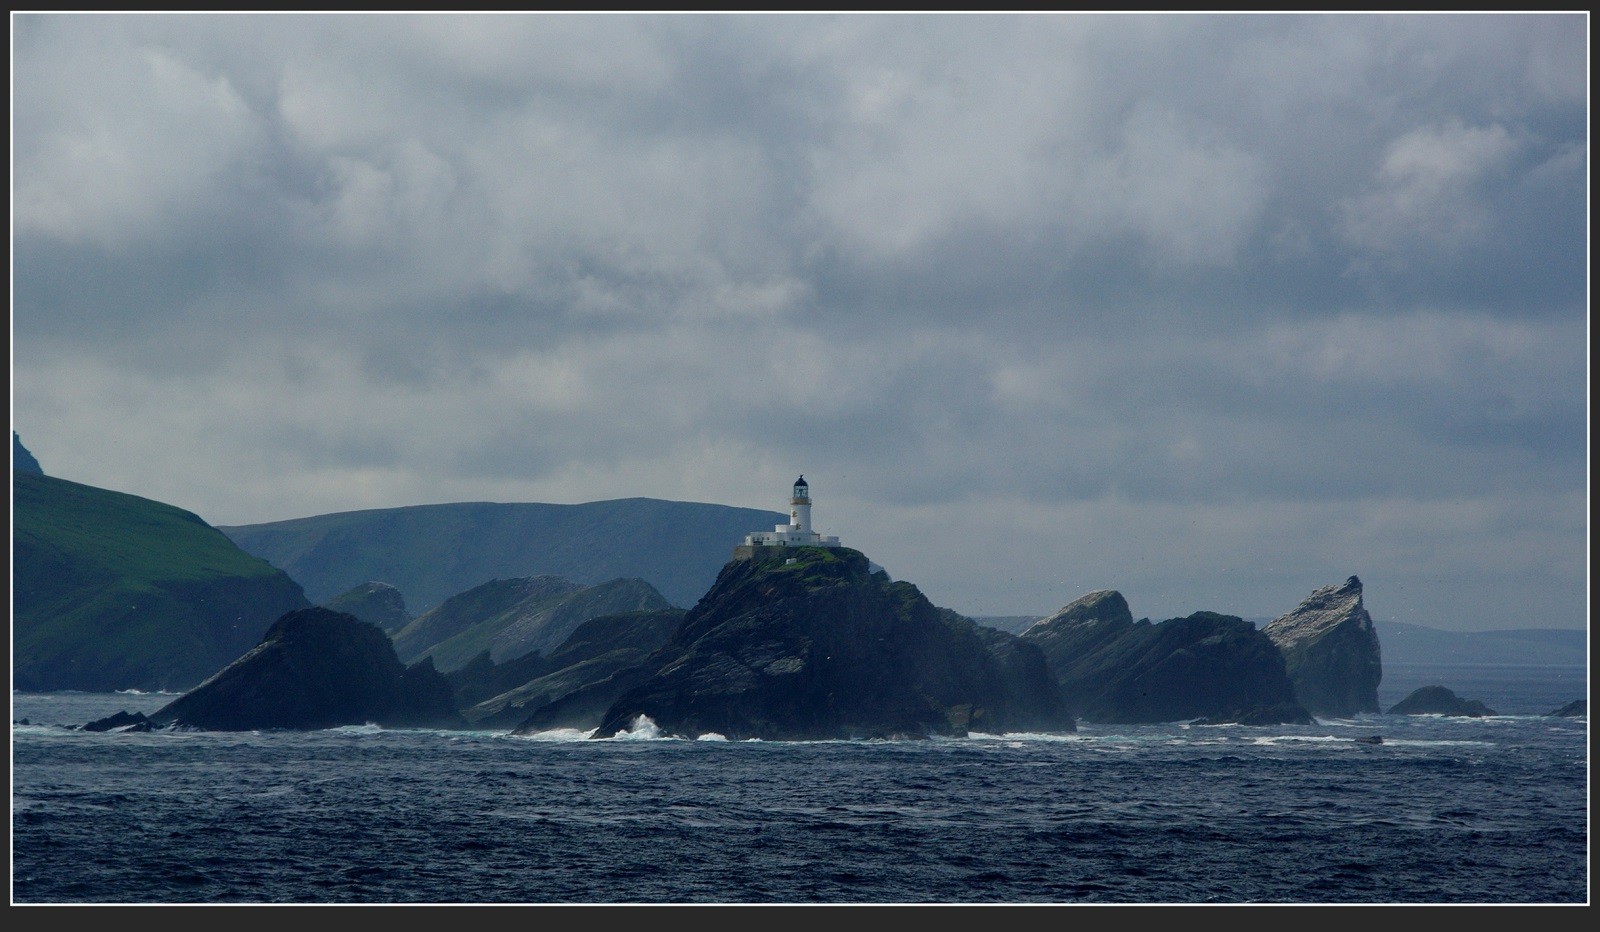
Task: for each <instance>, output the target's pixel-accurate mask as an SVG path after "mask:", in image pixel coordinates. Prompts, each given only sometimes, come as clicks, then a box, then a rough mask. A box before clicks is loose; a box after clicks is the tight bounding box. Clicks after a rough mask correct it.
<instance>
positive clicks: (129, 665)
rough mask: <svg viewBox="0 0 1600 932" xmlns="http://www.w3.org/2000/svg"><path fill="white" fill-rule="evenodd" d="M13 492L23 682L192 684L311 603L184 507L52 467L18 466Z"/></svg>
mask: <svg viewBox="0 0 1600 932" xmlns="http://www.w3.org/2000/svg"><path fill="white" fill-rule="evenodd" d="M12 495H13V512H12V587H13V589H12V612H13V629H12V635H13V651H14V653H13V664H12V666H13V675H14V677H15V678H16V679H17V680H18V683H17V685H18V686H19V687H22V688H28V685H29V683H30V681H31V679H32V678H33V677H35V676H40V677H44V678H45V680H46V681H45V682H41V683H39V684H38V686H37V688H49V689H62V688H74V689H92V688H135V687H136V688H184V687H186V686H190V685H194V683H197V682H198V681H199V680H200V679H203V678H204V677H205V676H208V675H210V674H211V673H213V672H215V671H216V670H217V669H220V668H221V667H222V666H223V665H225V664H226V663H228V662H230V661H232V660H233V659H234V658H235V657H237V656H238V653H240V652H242V650H244V649H248V648H249V646H251V645H253V644H254V643H255V642H256V640H258V639H259V638H260V636H261V634H262V633H263V632H264V631H265V630H266V629H267V627H268V626H269V625H270V624H271V623H272V622H273V621H274V620H275V619H276V618H277V617H278V616H279V615H281V614H282V613H283V612H285V611H288V610H290V609H293V608H300V607H304V606H305V605H307V604H309V603H308V602H306V600H305V598H304V595H303V593H301V592H300V589H299V586H298V585H296V584H295V583H294V582H293V580H290V579H289V578H288V577H287V576H285V575H284V574H283V573H282V572H280V571H279V570H277V569H275V568H274V567H273V566H271V565H270V564H268V563H267V562H266V561H264V560H261V559H259V558H257V557H253V556H251V555H249V554H247V553H245V552H244V551H242V550H241V549H239V548H238V547H237V546H235V545H234V544H233V542H232V541H230V540H229V539H228V538H227V537H226V536H225V535H224V534H222V532H220V531H218V530H217V529H215V528H213V527H211V526H209V525H207V524H206V523H205V522H204V521H202V520H201V519H200V518H199V517H197V516H195V515H194V514H191V513H190V512H187V511H184V510H182V509H180V508H175V507H173V506H171V505H166V504H163V503H161V502H155V501H151V500H149V499H144V498H139V497H137V496H133V495H126V494H124V493H121V492H113V491H110V490H107V489H99V488H95V487H93V486H87V485H81V484H78V483H75V482H69V481H66V480H64V479H56V478H53V477H49V476H42V475H26V474H19V475H16V476H14V477H13V482H12ZM63 679H64V681H63Z"/></svg>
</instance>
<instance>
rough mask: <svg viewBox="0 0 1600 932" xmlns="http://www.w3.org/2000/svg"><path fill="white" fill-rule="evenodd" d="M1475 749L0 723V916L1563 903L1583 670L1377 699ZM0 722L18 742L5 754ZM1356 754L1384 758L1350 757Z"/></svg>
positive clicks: (61, 696) (1417, 682)
mask: <svg viewBox="0 0 1600 932" xmlns="http://www.w3.org/2000/svg"><path fill="white" fill-rule="evenodd" d="M1430 683H1441V684H1443V685H1447V686H1449V687H1450V688H1451V689H1453V690H1455V691H1456V692H1457V693H1458V694H1459V695H1462V696H1464V697H1467V698H1475V699H1482V700H1483V701H1485V702H1486V703H1487V704H1488V705H1490V706H1491V707H1492V708H1494V709H1495V710H1496V711H1498V712H1500V713H1502V714H1500V715H1498V716H1495V717H1493V718H1488V719H1448V718H1438V717H1433V716H1417V717H1408V716H1386V715H1372V716H1361V717H1357V718H1354V719H1349V720H1333V721H1324V722H1320V723H1319V724H1317V725H1314V726H1304V727H1287V726H1285V727H1276V728H1242V727H1234V726H1222V727H1192V726H1185V725H1181V724H1172V725H1163V726H1149V727H1132V726H1101V725H1090V724H1085V725H1083V726H1082V728H1081V730H1080V731H1079V732H1078V733H1077V734H1075V735H1071V736H1061V737H1049V736H1042V735H986V736H984V735H980V736H973V737H970V738H965V739H949V740H946V739H934V740H927V741H859V742H802V743H783V742H728V741H716V740H699V741H684V740H674V739H662V738H660V737H658V736H655V735H653V733H652V731H651V729H650V728H649V726H648V723H646V724H644V725H643V726H642V727H641V728H640V729H639V731H638V732H637V733H635V734H632V735H629V736H625V737H619V738H616V739H610V740H605V741H593V740H586V739H585V736H584V735H582V734H580V733H575V732H555V733H551V734H548V735H542V736H538V737H532V738H514V737H510V736H508V735H506V734H504V733H500V732H443V731H430V730H385V729H379V728H376V727H371V726H361V727H350V728H340V729H332V730H327V731H319V732H309V733H282V732H278V733H274V732H266V733H239V734H228V733H199V732H186V733H184V732H156V733H146V734H140V733H110V734H96V733H88V732H82V731H76V730H73V729H71V728H68V727H64V726H68V725H76V724H82V723H83V722H87V721H90V720H93V719H95V718H99V717H102V716H104V715H108V714H110V713H112V712H115V711H117V710H119V709H128V710H130V711H146V712H149V711H153V710H154V709H156V708H158V707H159V706H161V705H163V704H165V703H166V702H167V701H170V699H171V698H172V696H167V695H139V694H83V693H56V694H23V693H14V694H13V695H12V718H13V726H12V877H11V883H12V888H11V889H12V902H13V903H15V904H30V903H374V904H376V903H484V904H489V903H587V904H594V903H1016V904H1030V903H1062V904H1077V903H1083V904H1094V903H1122V904H1148V903H1184V904H1187V903H1234V904H1246V903H1366V904H1381V903H1426V904H1432V903H1440V904H1446V903H1448V904H1460V903H1491V904H1545V903H1550V904H1578V903H1587V902H1588V900H1589V876H1588V856H1587V855H1588V844H1589V834H1588V828H1589V818H1588V773H1589V757H1588V719H1587V718H1586V717H1585V718H1578V719H1554V718H1547V717H1544V716H1543V713H1544V712H1548V711H1550V710H1551V709H1554V708H1557V707H1559V706H1561V705H1563V704H1565V703H1566V702H1568V701H1570V700H1571V699H1576V698H1583V697H1585V696H1586V695H1587V683H1586V671H1585V670H1584V669H1583V668H1549V667H1540V668H1516V667H1475V668H1469V667H1460V668H1450V667H1423V666H1420V665H1417V666H1415V667H1414V668H1405V667H1394V668H1386V670H1385V682H1384V685H1383V687H1382V689H1381V690H1380V701H1381V703H1382V705H1383V706H1384V707H1385V708H1387V707H1388V706H1389V705H1392V704H1393V703H1394V702H1397V701H1399V699H1401V698H1403V697H1404V695H1405V694H1407V693H1408V692H1409V691H1410V690H1411V689H1414V688H1416V687H1417V686H1422V685H1428V684H1430ZM21 719H26V720H27V721H28V722H29V724H25V725H24V724H18V720H21ZM1370 735H1381V736H1382V737H1383V739H1384V740H1383V743H1382V744H1381V745H1368V744H1362V743H1358V742H1357V741H1356V740H1355V739H1356V738H1357V737H1362V736H1370Z"/></svg>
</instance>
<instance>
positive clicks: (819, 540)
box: [733, 475, 841, 560]
mask: <svg viewBox="0 0 1600 932" xmlns="http://www.w3.org/2000/svg"><path fill="white" fill-rule="evenodd" d="M838 546H841V545H840V543H839V538H837V537H831V536H824V535H822V534H818V533H817V532H816V531H813V530H812V529H811V485H810V484H809V483H807V482H806V477H805V476H804V475H802V476H801V477H800V478H798V479H796V480H794V487H793V488H792V489H791V490H790V493H789V523H788V524H780V525H777V526H776V527H774V528H773V529H772V530H770V531H751V532H750V533H749V534H746V535H745V536H744V543H742V544H740V545H738V546H736V547H734V548H733V558H734V559H735V560H748V559H749V558H750V557H752V556H754V555H755V552H756V548H757V547H838Z"/></svg>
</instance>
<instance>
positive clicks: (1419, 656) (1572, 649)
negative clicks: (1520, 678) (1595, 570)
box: [1372, 621, 1589, 666]
mask: <svg viewBox="0 0 1600 932" xmlns="http://www.w3.org/2000/svg"><path fill="white" fill-rule="evenodd" d="M1372 626H1373V627H1374V628H1375V629H1377V632H1378V644H1379V646H1380V647H1381V648H1382V651H1383V660H1384V662H1385V663H1468V664H1525V665H1529V666H1585V665H1587V664H1588V662H1589V642H1588V632H1586V631H1583V630H1581V629H1578V628H1520V629H1514V630H1505V631H1440V630H1438V629H1436V628H1427V627H1424V626H1422V625H1411V624H1406V623H1404V622H1399V621H1374V622H1373V623H1372Z"/></svg>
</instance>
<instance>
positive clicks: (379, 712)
mask: <svg viewBox="0 0 1600 932" xmlns="http://www.w3.org/2000/svg"><path fill="white" fill-rule="evenodd" d="M149 719H150V721H151V722H152V723H154V724H156V725H159V726H164V725H180V726H188V727H192V728H200V729H205V730H208V731H248V730H253V729H258V728H284V729H297V730H310V729H319V728H334V727H337V726H340V725H361V724H365V723H367V722H373V723H376V724H379V725H386V726H396V727H405V726H414V727H422V726H435V727H450V726H459V725H461V724H463V722H462V720H461V717H460V716H459V715H458V714H457V713H456V710H455V704H454V701H453V699H452V696H451V689H450V684H449V683H448V682H446V680H445V679H444V677H443V676H442V675H440V674H439V673H438V671H436V670H434V668H433V665H432V664H431V663H428V662H427V661H424V662H422V663H418V664H415V665H413V666H411V667H406V666H404V665H402V664H401V663H400V660H399V658H397V657H396V656H395V652H394V647H393V645H392V644H391V643H390V642H389V637H388V635H386V634H384V633H383V631H381V630H380V629H378V628H377V627H376V626H374V625H371V624H368V623H366V622H364V621H361V620H360V619H358V618H356V617H355V616H353V615H347V614H344V613H342V612H335V611H331V610H329V609H326V608H307V609H301V610H299V611H294V612H290V613H288V614H286V615H284V616H283V617H282V618H279V619H278V621H277V622H275V623H274V624H273V625H272V627H271V628H269V629H268V630H267V633H266V636H265V637H263V638H262V639H261V643H259V644H257V645H256V646H255V647H253V648H251V649H250V650H249V651H248V652H247V653H245V655H244V656H242V657H240V658H239V659H237V660H235V661H234V662H233V663H230V664H229V665H228V666H226V667H224V668H223V669H222V670H221V671H220V672H218V673H217V674H216V675H214V676H212V677H211V678H210V679H208V680H206V681H205V682H204V683H201V684H200V685H199V686H196V687H195V688H194V689H192V690H190V691H189V692H187V693H184V694H183V695H182V696H179V697H178V698H177V699H174V700H173V701H172V702H170V703H168V704H167V705H165V706H163V707H162V708H161V709H160V710H158V711H157V712H155V713H154V714H152V715H151V716H149Z"/></svg>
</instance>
